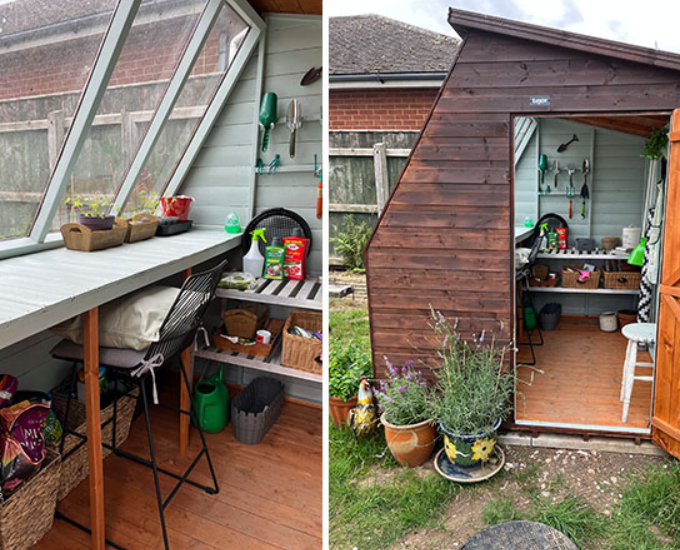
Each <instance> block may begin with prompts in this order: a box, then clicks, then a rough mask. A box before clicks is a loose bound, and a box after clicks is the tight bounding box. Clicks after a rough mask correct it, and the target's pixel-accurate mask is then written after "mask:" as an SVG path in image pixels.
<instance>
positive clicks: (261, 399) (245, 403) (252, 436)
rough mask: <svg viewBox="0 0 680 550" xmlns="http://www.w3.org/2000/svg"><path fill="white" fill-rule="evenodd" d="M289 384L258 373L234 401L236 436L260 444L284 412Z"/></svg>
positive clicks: (232, 405)
mask: <svg viewBox="0 0 680 550" xmlns="http://www.w3.org/2000/svg"><path fill="white" fill-rule="evenodd" d="M284 389H285V386H284V385H283V384H282V383H281V382H280V381H279V380H276V379H274V378H266V377H258V378H255V380H253V381H252V382H250V384H248V385H247V386H246V387H245V388H243V391H241V393H239V394H238V395H237V396H236V397H235V398H234V399H233V401H232V402H231V425H232V429H233V430H234V437H235V438H236V439H237V440H239V441H240V442H241V443H245V444H246V445H257V444H258V443H259V442H260V441H262V439H263V438H264V436H265V435H267V432H268V431H269V430H270V429H271V427H272V426H273V425H274V423H275V422H276V420H277V419H278V418H279V415H280V414H281V405H283V395H284Z"/></svg>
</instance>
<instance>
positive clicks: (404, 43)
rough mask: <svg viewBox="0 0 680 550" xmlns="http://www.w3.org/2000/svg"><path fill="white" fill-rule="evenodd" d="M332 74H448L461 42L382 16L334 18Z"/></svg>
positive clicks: (331, 33) (330, 36) (330, 45)
mask: <svg viewBox="0 0 680 550" xmlns="http://www.w3.org/2000/svg"><path fill="white" fill-rule="evenodd" d="M329 30H330V32H329V48H330V49H329V64H330V70H329V74H330V75H376V74H408V73H413V74H421V75H422V74H427V73H447V72H448V70H449V69H450V67H451V63H452V62H453V57H454V54H455V51H456V47H457V45H458V40H457V39H456V38H455V37H453V36H449V35H446V34H441V33H437V32H433V31H429V30H427V29H422V28H420V27H414V26H413V25H408V24H406V23H402V22H400V21H395V20H394V19H389V18H387V17H383V16H381V15H356V16H350V17H331V18H330V21H329Z"/></svg>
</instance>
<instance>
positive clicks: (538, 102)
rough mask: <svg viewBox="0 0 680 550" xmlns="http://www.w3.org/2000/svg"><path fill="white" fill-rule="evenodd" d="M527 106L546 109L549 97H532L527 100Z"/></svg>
mask: <svg viewBox="0 0 680 550" xmlns="http://www.w3.org/2000/svg"><path fill="white" fill-rule="evenodd" d="M529 105H531V106H532V107H548V106H549V105H550V96H549V95H532V96H531V97H530V98H529Z"/></svg>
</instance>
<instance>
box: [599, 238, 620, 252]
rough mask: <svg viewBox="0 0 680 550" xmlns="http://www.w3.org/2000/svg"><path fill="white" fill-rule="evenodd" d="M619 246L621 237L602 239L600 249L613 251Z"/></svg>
mask: <svg viewBox="0 0 680 550" xmlns="http://www.w3.org/2000/svg"><path fill="white" fill-rule="evenodd" d="M620 244H621V237H602V248H603V249H604V250H614V249H615V248H616V247H617V246H619V245H620Z"/></svg>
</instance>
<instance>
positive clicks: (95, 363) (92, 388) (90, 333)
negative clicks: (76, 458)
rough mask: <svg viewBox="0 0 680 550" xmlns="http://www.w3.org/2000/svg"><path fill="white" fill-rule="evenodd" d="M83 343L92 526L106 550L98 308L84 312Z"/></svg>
mask: <svg viewBox="0 0 680 550" xmlns="http://www.w3.org/2000/svg"><path fill="white" fill-rule="evenodd" d="M83 345H84V352H85V356H84V369H85V413H86V417H87V449H88V460H89V465H90V529H91V530H92V548H93V549H94V550H104V548H105V546H106V543H105V539H106V530H105V524H104V465H103V462H102V460H103V459H102V430H101V415H100V409H99V398H100V391H101V390H100V388H99V310H98V308H93V309H91V310H89V311H87V312H85V313H83Z"/></svg>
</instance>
